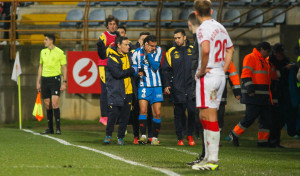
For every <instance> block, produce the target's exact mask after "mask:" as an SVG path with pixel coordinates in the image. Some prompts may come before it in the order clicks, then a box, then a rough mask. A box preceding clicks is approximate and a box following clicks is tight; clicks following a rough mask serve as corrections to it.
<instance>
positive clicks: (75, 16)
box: [60, 9, 83, 27]
mask: <svg viewBox="0 0 300 176" xmlns="http://www.w3.org/2000/svg"><path fill="white" fill-rule="evenodd" d="M82 19H83V12H82V11H81V10H79V9H73V10H71V11H70V12H68V14H67V17H66V21H68V20H82ZM80 24H82V22H61V23H60V26H61V27H78V26H79V25H80Z"/></svg>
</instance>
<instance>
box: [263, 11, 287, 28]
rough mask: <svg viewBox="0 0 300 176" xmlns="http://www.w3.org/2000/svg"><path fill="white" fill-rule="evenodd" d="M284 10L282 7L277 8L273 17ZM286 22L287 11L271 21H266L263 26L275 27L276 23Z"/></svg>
mask: <svg viewBox="0 0 300 176" xmlns="http://www.w3.org/2000/svg"><path fill="white" fill-rule="evenodd" d="M281 12H283V10H282V9H276V10H274V11H273V15H272V16H273V17H274V16H276V15H278V14H280V13H281ZM283 23H285V13H282V14H281V15H279V16H277V17H274V18H273V19H272V20H271V21H270V22H267V23H264V24H263V25H262V26H263V27H274V26H275V25H276V24H283Z"/></svg>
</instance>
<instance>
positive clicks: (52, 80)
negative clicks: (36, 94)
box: [41, 76, 61, 99]
mask: <svg viewBox="0 0 300 176" xmlns="http://www.w3.org/2000/svg"><path fill="white" fill-rule="evenodd" d="M60 80H61V78H60V76H54V77H42V85H41V90H42V92H41V93H42V99H46V98H51V96H52V95H57V96H60V86H61V82H60Z"/></svg>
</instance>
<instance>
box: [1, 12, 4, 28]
mask: <svg viewBox="0 0 300 176" xmlns="http://www.w3.org/2000/svg"><path fill="white" fill-rule="evenodd" d="M0 20H4V17H3V16H2V14H0ZM0 27H1V28H2V27H4V22H0Z"/></svg>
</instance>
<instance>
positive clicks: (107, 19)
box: [105, 15, 119, 27]
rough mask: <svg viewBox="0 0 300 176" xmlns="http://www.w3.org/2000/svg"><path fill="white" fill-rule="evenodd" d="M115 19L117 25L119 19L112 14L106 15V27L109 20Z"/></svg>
mask: <svg viewBox="0 0 300 176" xmlns="http://www.w3.org/2000/svg"><path fill="white" fill-rule="evenodd" d="M112 21H115V22H116V23H117V25H118V24H119V19H118V18H116V17H114V16H112V15H108V17H107V18H106V19H105V25H106V27H107V26H108V23H109V22H112Z"/></svg>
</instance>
